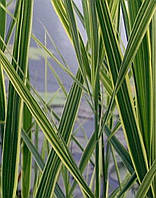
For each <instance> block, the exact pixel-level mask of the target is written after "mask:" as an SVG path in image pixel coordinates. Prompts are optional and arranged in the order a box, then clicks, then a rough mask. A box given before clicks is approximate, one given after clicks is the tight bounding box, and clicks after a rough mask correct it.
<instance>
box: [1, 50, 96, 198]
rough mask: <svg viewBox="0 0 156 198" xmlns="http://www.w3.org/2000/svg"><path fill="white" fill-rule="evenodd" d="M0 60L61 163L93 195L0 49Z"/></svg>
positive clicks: (65, 148) (59, 139)
mask: <svg viewBox="0 0 156 198" xmlns="http://www.w3.org/2000/svg"><path fill="white" fill-rule="evenodd" d="M0 62H1V63H2V65H3V68H4V70H5V72H6V73H7V75H8V77H9V79H10V81H11V82H12V84H13V86H14V88H15V89H16V91H17V93H18V94H19V95H20V97H21V98H22V99H23V100H24V102H25V104H26V105H27V107H28V109H29V110H30V112H31V113H32V115H33V117H34V119H35V120H36V122H37V123H38V125H39V126H40V128H41V129H42V131H43V133H44V135H45V136H46V138H47V139H48V141H49V142H50V144H51V145H52V147H53V149H54V150H55V152H56V153H57V155H58V156H59V158H60V159H61V161H62V163H63V164H64V165H65V166H66V167H67V169H68V170H69V171H70V173H71V174H72V175H73V177H74V178H75V180H76V181H77V182H78V183H79V185H80V187H81V188H82V190H83V191H84V192H85V193H86V194H87V195H88V196H90V197H94V195H93V193H92V192H91V190H90V189H89V187H88V185H87V184H86V182H85V181H84V179H83V177H82V176H81V174H80V171H79V169H78V168H77V166H76V164H75V162H74V160H73V159H72V157H71V155H70V153H69V151H68V148H67V146H66V144H65V143H64V141H63V140H62V138H61V137H60V135H58V134H57V131H56V130H54V129H53V128H52V125H51V124H50V122H49V120H48V118H47V117H46V116H45V114H44V112H43V111H42V110H41V108H40V106H39V105H38V103H37V102H36V100H35V99H34V97H33V96H32V95H31V93H30V91H29V90H28V89H27V88H26V86H25V85H24V84H23V82H22V81H21V79H20V78H19V76H18V75H17V74H16V72H15V70H14V68H12V66H11V65H10V63H9V62H8V60H7V58H6V56H5V55H4V53H3V52H2V51H0Z"/></svg>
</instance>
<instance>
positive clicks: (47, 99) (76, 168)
mask: <svg viewBox="0 0 156 198" xmlns="http://www.w3.org/2000/svg"><path fill="white" fill-rule="evenodd" d="M10 3H12V1H10ZM33 3H34V2H33V1H32V0H27V1H25V0H16V6H15V8H14V14H11V13H10V11H9V10H8V2H7V1H5V0H0V24H1V26H0V90H1V91H0V132H1V139H2V143H3V146H2V161H1V185H0V193H1V196H2V198H15V197H18V193H19V192H20V191H19V186H21V197H23V198H27V197H32V196H33V197H36V198H50V197H57V198H61V197H62V198H64V197H68V198H73V197H75V196H76V191H77V190H79V191H80V192H79V193H81V196H82V197H96V198H100V197H101V196H102V197H106V198H109V197H110V198H112V197H128V196H129V193H131V192H132V189H133V188H134V186H137V189H136V190H135V191H137V194H136V197H149V198H152V197H153V198H154V197H155V196H156V175H155V172H156V168H155V167H156V149H155V147H156V138H155V137H156V124H155V123H156V103H155V101H156V98H155V96H156V61H155V53H156V48H155V46H156V38H155V34H156V16H155V10H156V1H155V0H144V1H141V0H138V1H135V0H131V1H126V0H121V1H119V0H109V1H108V0H81V4H82V8H79V7H78V5H77V4H76V1H74V0H70V1H69V0H51V3H52V6H53V8H54V10H55V12H56V14H57V15H58V17H59V20H60V21H61V23H62V25H63V27H64V29H65V31H66V34H67V36H68V37H69V40H70V41H71V44H72V45H73V49H74V51H75V55H76V58H77V63H78V69H77V74H73V73H72V72H71V71H70V67H69V66H68V64H67V63H66V60H65V59H64V58H63V55H62V54H61V53H60V51H59V49H58V48H57V46H56V45H55V43H54V41H53V39H52V37H51V36H50V35H49V33H48V32H47V30H46V27H44V30H45V38H46V39H47V37H48V38H49V40H50V42H51V43H52V45H53V46H54V48H55V51H56V52H57V55H58V56H59V58H58V56H57V55H55V54H54V53H53V51H51V50H49V49H48V48H47V47H46V39H45V44H43V43H41V41H40V40H39V39H38V38H37V37H36V36H35V35H33V34H32V32H31V30H32V20H33ZM7 15H10V17H11V20H10V24H9V28H8V31H7V32H6V16H7ZM121 18H122V20H123V29H121V27H120V26H121V24H120V23H121ZM78 20H79V22H80V23H81V24H82V27H83V28H84V32H85V33H86V34H85V37H83V35H82V34H81V31H80V27H79V25H78ZM14 29H15V31H14ZM123 30H124V31H125V34H126V39H127V40H126V42H127V43H126V44H125V43H124V45H125V47H123V41H122V39H123V38H122V31H123ZM14 32H15V34H14ZM11 36H12V37H13V44H12V46H13V50H12V52H9V55H8V49H9V47H10V38H11ZM31 39H33V40H34V41H35V42H36V44H37V45H38V49H35V50H36V51H35V50H34V49H33V48H31V47H30V41H31ZM30 50H33V51H32V52H33V55H32V54H31V56H30V55H29V53H30ZM35 53H36V54H35ZM36 55H39V56H43V58H45V64H46V69H45V71H47V68H49V71H51V72H52V73H53V76H54V77H55V78H56V81H57V83H58V85H59V87H60V89H59V90H58V91H57V92H56V93H54V94H51V93H47V90H46V91H45V93H38V92H37V91H36V90H35V89H34V88H33V87H32V85H31V83H30V81H29V69H28V61H29V59H31V58H35V59H36ZM10 57H11V59H10ZM37 58H38V57H37ZM50 59H52V60H53V61H55V63H56V64H57V65H58V66H59V68H60V69H61V70H62V71H63V72H65V73H66V74H67V75H68V76H69V78H70V79H72V81H73V83H72V86H71V88H70V90H69V92H67V91H66V88H65V86H64V84H63V82H62V79H61V77H59V75H58V74H57V72H56V71H55V69H54V68H53V67H52V65H51V64H50V61H49V60H50ZM60 59H61V61H60ZM3 71H5V74H6V75H7V77H8V79H9V89H8V91H6V89H5V83H4V82H5V80H6V79H5V76H4V74H3ZM45 77H46V74H45ZM45 80H47V79H46V78H45ZM45 88H46V89H47V85H46V86H45ZM60 93H61V94H60ZM83 96H84V97H83ZM82 97H83V98H84V99H85V100H86V101H85V102H87V103H88V106H89V108H90V111H91V113H92V115H93V117H94V119H93V120H92V121H93V122H94V129H92V131H93V132H92V133H91V134H90V138H89V139H88V138H87V135H86V131H85V130H84V129H83V122H81V123H80V124H79V114H78V112H81V105H83V101H84V99H83V100H81V99H82ZM80 104H81V105H80ZM57 105H61V106H62V108H63V110H62V113H61V114H60V113H59V112H57V111H56V109H55V108H54V106H57ZM77 125H78V128H77V129H75V126H77ZM35 126H37V127H36V128H35ZM79 130H81V131H83V132H84V137H85V139H84V140H85V141H84V144H83V143H82V142H81V141H82V140H80V137H76V133H77V131H79ZM86 130H87V129H86ZM34 131H35V132H34ZM34 133H35V134H34ZM118 133H119V134H120V135H118ZM41 134H42V137H43V139H42V140H41V138H40V136H41ZM33 137H34V138H33ZM34 139H35V141H34ZM42 141H43V142H42ZM73 144H74V145H76V146H75V147H76V148H77V149H79V150H80V153H81V158H80V160H79V161H78V165H77V159H76V160H75V159H74V157H73V156H72V154H74V153H72V152H71V148H72V145H73ZM20 156H21V158H20ZM32 159H33V160H34V161H35V165H33V163H32ZM88 169H89V170H90V169H91V170H90V172H89V174H88V172H87V171H88ZM111 170H113V173H114V174H115V178H116V181H117V182H118V186H117V187H116V186H115V187H114V186H113V188H111V185H112V184H111V182H112V181H111V179H109V178H111V177H113V176H112V175H114V174H112V172H111ZM123 170H124V174H123ZM71 175H72V177H73V179H74V181H73V182H72V180H71V178H70V176H71ZM109 176H110V177H109ZM33 177H34V181H33V182H32V180H33ZM60 181H61V182H60ZM33 183H34V185H33ZM77 184H78V185H79V188H78V186H77ZM130 197H132V194H131V195H130Z"/></svg>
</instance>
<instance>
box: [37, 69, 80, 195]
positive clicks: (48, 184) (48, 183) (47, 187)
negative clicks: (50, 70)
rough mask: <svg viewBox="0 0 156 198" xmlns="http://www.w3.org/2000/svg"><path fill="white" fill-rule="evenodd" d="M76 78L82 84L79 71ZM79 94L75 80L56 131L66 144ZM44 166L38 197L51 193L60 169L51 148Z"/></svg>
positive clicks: (59, 164) (69, 135) (75, 112)
mask: <svg viewBox="0 0 156 198" xmlns="http://www.w3.org/2000/svg"><path fill="white" fill-rule="evenodd" d="M77 80H78V81H79V82H80V83H81V84H83V79H82V76H81V74H80V71H78V73H77ZM81 94H82V89H81V88H80V87H79V86H78V85H77V83H76V82H74V84H73V85H72V88H71V90H70V93H69V94H68V97H67V101H66V104H65V107H64V111H63V114H62V117H61V120H60V124H59V127H58V133H59V135H60V136H61V137H62V139H63V140H64V141H65V143H66V144H69V141H70V137H71V133H72V129H73V126H74V123H75V119H76V116H77V112H78V109H79V104H80V99H81ZM45 167H46V168H45V169H44V172H43V174H42V177H41V180H40V184H39V186H38V190H37V193H36V196H35V197H38V198H41V197H45V196H46V197H47V198H48V197H51V196H52V195H53V192H54V188H55V184H56V181H57V178H58V175H59V172H60V169H61V160H60V159H59V158H58V156H57V155H56V153H55V151H54V150H51V152H50V154H49V156H48V160H47V162H46V166H45ZM49 178H50V179H49Z"/></svg>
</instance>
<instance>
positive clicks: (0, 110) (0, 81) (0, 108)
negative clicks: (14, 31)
mask: <svg viewBox="0 0 156 198" xmlns="http://www.w3.org/2000/svg"><path fill="white" fill-rule="evenodd" d="M0 3H2V5H4V7H5V6H6V0H0ZM0 24H1V26H0V37H1V38H2V39H3V40H4V37H5V28H6V27H5V26H6V13H5V11H4V10H3V9H2V8H1V7H0ZM3 48H4V45H3V42H2V41H1V39H0V49H1V50H3ZM0 90H1V91H0V122H5V116H6V95H5V85H4V75H3V70H2V67H1V65H0ZM3 134H4V124H0V136H1V138H2V139H3Z"/></svg>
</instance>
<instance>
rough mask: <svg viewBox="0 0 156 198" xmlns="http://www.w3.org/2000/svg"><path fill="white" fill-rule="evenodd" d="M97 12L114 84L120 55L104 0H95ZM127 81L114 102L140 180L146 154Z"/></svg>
mask: <svg viewBox="0 0 156 198" xmlns="http://www.w3.org/2000/svg"><path fill="white" fill-rule="evenodd" d="M97 13H98V17H99V22H100V27H101V33H102V35H103V41H104V45H105V49H106V53H107V57H108V61H109V67H110V71H111V74H112V80H113V84H114V85H115V84H116V80H117V77H118V72H119V69H120V66H121V63H122V55H121V50H120V47H119V45H118V43H117V39H116V35H115V33H114V30H113V25H112V21H111V16H110V12H109V8H108V5H107V3H106V1H101V0H100V1H97ZM128 83H129V82H128V79H127V80H124V82H123V84H122V86H121V88H120V89H119V91H118V93H117V97H116V102H117V106H118V109H119V114H120V118H121V123H122V126H123V129H124V134H125V137H126V140H127V142H128V148H129V151H130V156H131V160H132V162H133V166H134V168H135V171H136V174H137V176H138V179H139V181H141V180H142V179H143V178H144V175H145V174H146V172H147V170H148V163H147V155H146V151H145V147H144V145H143V140H142V137H141V132H140V129H139V126H138V123H137V120H136V116H135V112H134V106H133V101H132V97H131V95H130V92H129V87H128V86H129V85H128ZM125 115H126V116H125Z"/></svg>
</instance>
